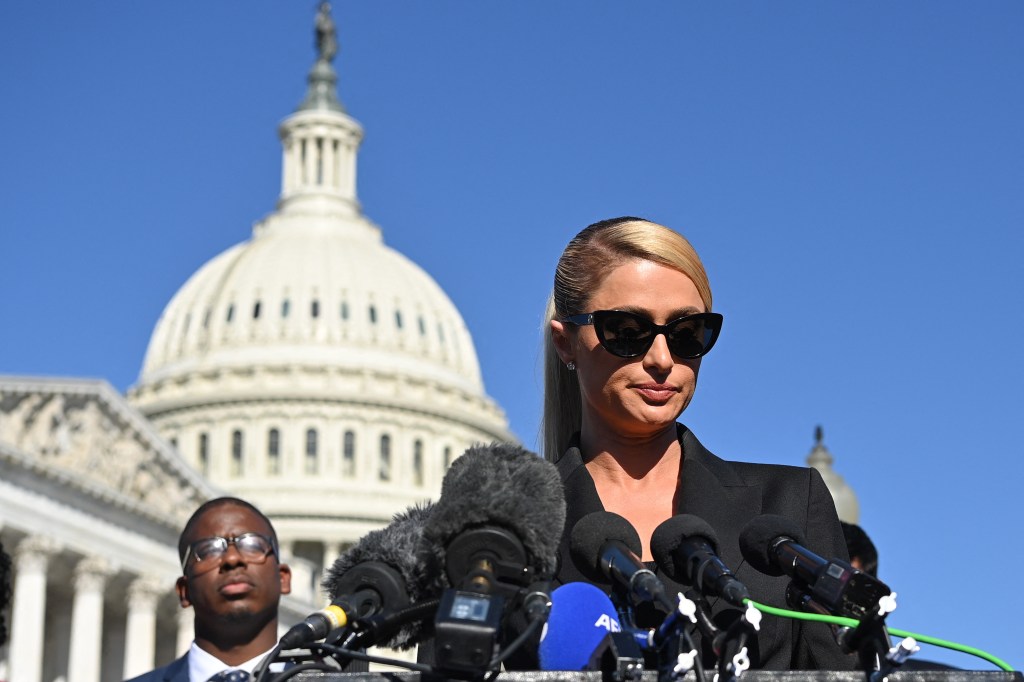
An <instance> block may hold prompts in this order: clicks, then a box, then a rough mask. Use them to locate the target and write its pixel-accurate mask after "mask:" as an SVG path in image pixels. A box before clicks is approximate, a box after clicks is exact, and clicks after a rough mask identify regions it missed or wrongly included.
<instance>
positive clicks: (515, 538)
mask: <svg viewBox="0 0 1024 682" xmlns="http://www.w3.org/2000/svg"><path fill="white" fill-rule="evenodd" d="M564 525H565V493H564V492H563V490H562V480H561V477H560V476H559V475H558V470H557V469H555V467H554V465H553V464H551V463H550V462H547V461H546V460H544V459H542V458H541V457H539V456H538V455H536V454H534V453H532V452H529V451H527V450H524V449H523V448H521V447H519V446H517V445H512V444H509V443H492V444H491V445H477V446H474V447H471V448H470V449H468V450H466V452H465V454H463V455H462V456H461V457H458V458H457V459H456V460H455V461H454V462H453V463H452V466H451V468H450V469H449V470H448V473H447V474H445V477H444V480H443V481H442V482H441V499H440V500H438V502H437V504H435V505H434V509H433V513H432V514H431V516H430V519H429V521H428V522H427V523H426V524H425V526H424V529H423V540H422V544H421V551H422V554H423V556H424V557H426V558H428V560H429V562H430V563H431V564H432V566H430V568H432V569H434V570H427V571H425V572H424V573H423V577H424V578H425V581H424V582H423V586H422V588H421V589H423V590H424V591H426V592H428V593H437V592H440V591H441V590H443V589H445V588H447V587H450V586H452V585H455V584H460V583H461V582H463V581H465V583H466V586H468V585H470V584H472V585H473V586H474V587H475V588H478V589H480V590H490V589H497V590H498V591H501V590H502V588H504V587H505V586H506V584H507V583H511V584H513V585H516V586H524V585H527V584H528V583H530V582H532V581H533V580H547V579H550V578H552V577H554V575H555V571H556V569H557V564H556V562H557V556H558V542H559V540H560V537H561V533H562V527H563V526H564ZM516 545H521V549H522V552H521V553H520V551H519V547H516ZM484 564H489V565H490V568H489V569H487V570H489V571H490V572H491V573H492V574H493V578H491V577H489V576H486V575H479V576H478V575H472V576H470V573H471V572H473V571H474V570H478V569H481V567H482V566H483V565H484ZM484 572H486V571H484Z"/></svg>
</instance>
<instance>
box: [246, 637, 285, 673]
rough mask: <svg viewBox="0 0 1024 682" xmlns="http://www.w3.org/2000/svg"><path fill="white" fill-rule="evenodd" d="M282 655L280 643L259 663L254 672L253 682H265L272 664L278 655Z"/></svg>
mask: <svg viewBox="0 0 1024 682" xmlns="http://www.w3.org/2000/svg"><path fill="white" fill-rule="evenodd" d="M280 653H281V643H280V642H278V643H277V644H276V645H275V646H274V648H273V649H271V650H270V653H269V654H267V655H266V656H264V657H263V660H262V661H260V662H259V665H257V666H256V669H255V670H254V671H253V682H263V678H264V677H266V676H267V672H268V671H269V670H270V663H271V662H272V661H274V660H275V659H276V658H277V655H278V654H280Z"/></svg>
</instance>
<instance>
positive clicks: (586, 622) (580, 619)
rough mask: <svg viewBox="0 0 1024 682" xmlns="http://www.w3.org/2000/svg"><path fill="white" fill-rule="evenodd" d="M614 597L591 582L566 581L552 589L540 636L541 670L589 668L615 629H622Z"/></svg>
mask: <svg viewBox="0 0 1024 682" xmlns="http://www.w3.org/2000/svg"><path fill="white" fill-rule="evenodd" d="M621 631H622V626H621V625H620V624H619V619H618V616H617V615H616V614H615V607H614V606H613V605H612V600H611V599H609V598H608V595H606V594H605V593H604V592H602V591H601V589H600V588H599V587H595V586H594V585H591V584H590V583H566V584H565V585H562V586H560V587H558V588H556V589H555V591H554V592H552V593H551V614H550V615H549V616H548V622H547V625H546V626H545V628H544V634H543V635H542V636H541V640H540V650H539V654H540V669H541V670H586V669H587V668H588V666H589V665H590V663H591V657H592V656H593V654H594V652H595V651H596V650H597V649H598V648H599V647H600V646H601V644H602V642H603V641H604V640H605V638H606V637H607V636H608V635H609V633H612V632H621Z"/></svg>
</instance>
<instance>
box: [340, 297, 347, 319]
mask: <svg viewBox="0 0 1024 682" xmlns="http://www.w3.org/2000/svg"><path fill="white" fill-rule="evenodd" d="M341 319H343V320H347V319H348V301H342V302H341Z"/></svg>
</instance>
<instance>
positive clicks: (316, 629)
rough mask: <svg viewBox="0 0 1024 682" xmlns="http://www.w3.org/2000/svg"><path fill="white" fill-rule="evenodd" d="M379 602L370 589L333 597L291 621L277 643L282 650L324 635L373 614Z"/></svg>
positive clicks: (307, 642)
mask: <svg viewBox="0 0 1024 682" xmlns="http://www.w3.org/2000/svg"><path fill="white" fill-rule="evenodd" d="M380 602H381V599H380V594H379V593H377V592H376V591H375V590H371V589H366V590H360V591H358V592H356V593H355V594H352V595H346V596H344V597H341V598H340V599H335V600H334V601H333V602H331V603H330V605H328V606H327V607H326V608H324V609H322V610H320V611H317V612H316V613H313V614H310V615H308V616H306V619H305V620H303V621H302V622H301V623H296V624H295V625H293V626H292V627H291V629H290V630H288V632H286V633H285V634H284V636H283V637H281V640H280V642H279V643H278V644H279V646H280V647H281V649H282V650H284V649H296V648H298V647H301V646H304V645H306V644H309V643H310V642H315V641H317V640H320V639H323V638H324V637H326V636H327V635H329V634H330V633H331V632H332V631H334V630H337V629H339V628H343V627H345V626H347V625H349V624H350V623H352V622H353V621H355V620H357V619H359V618H362V617H364V616H367V615H372V614H373V613H375V612H376V611H378V610H379V608H380Z"/></svg>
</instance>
